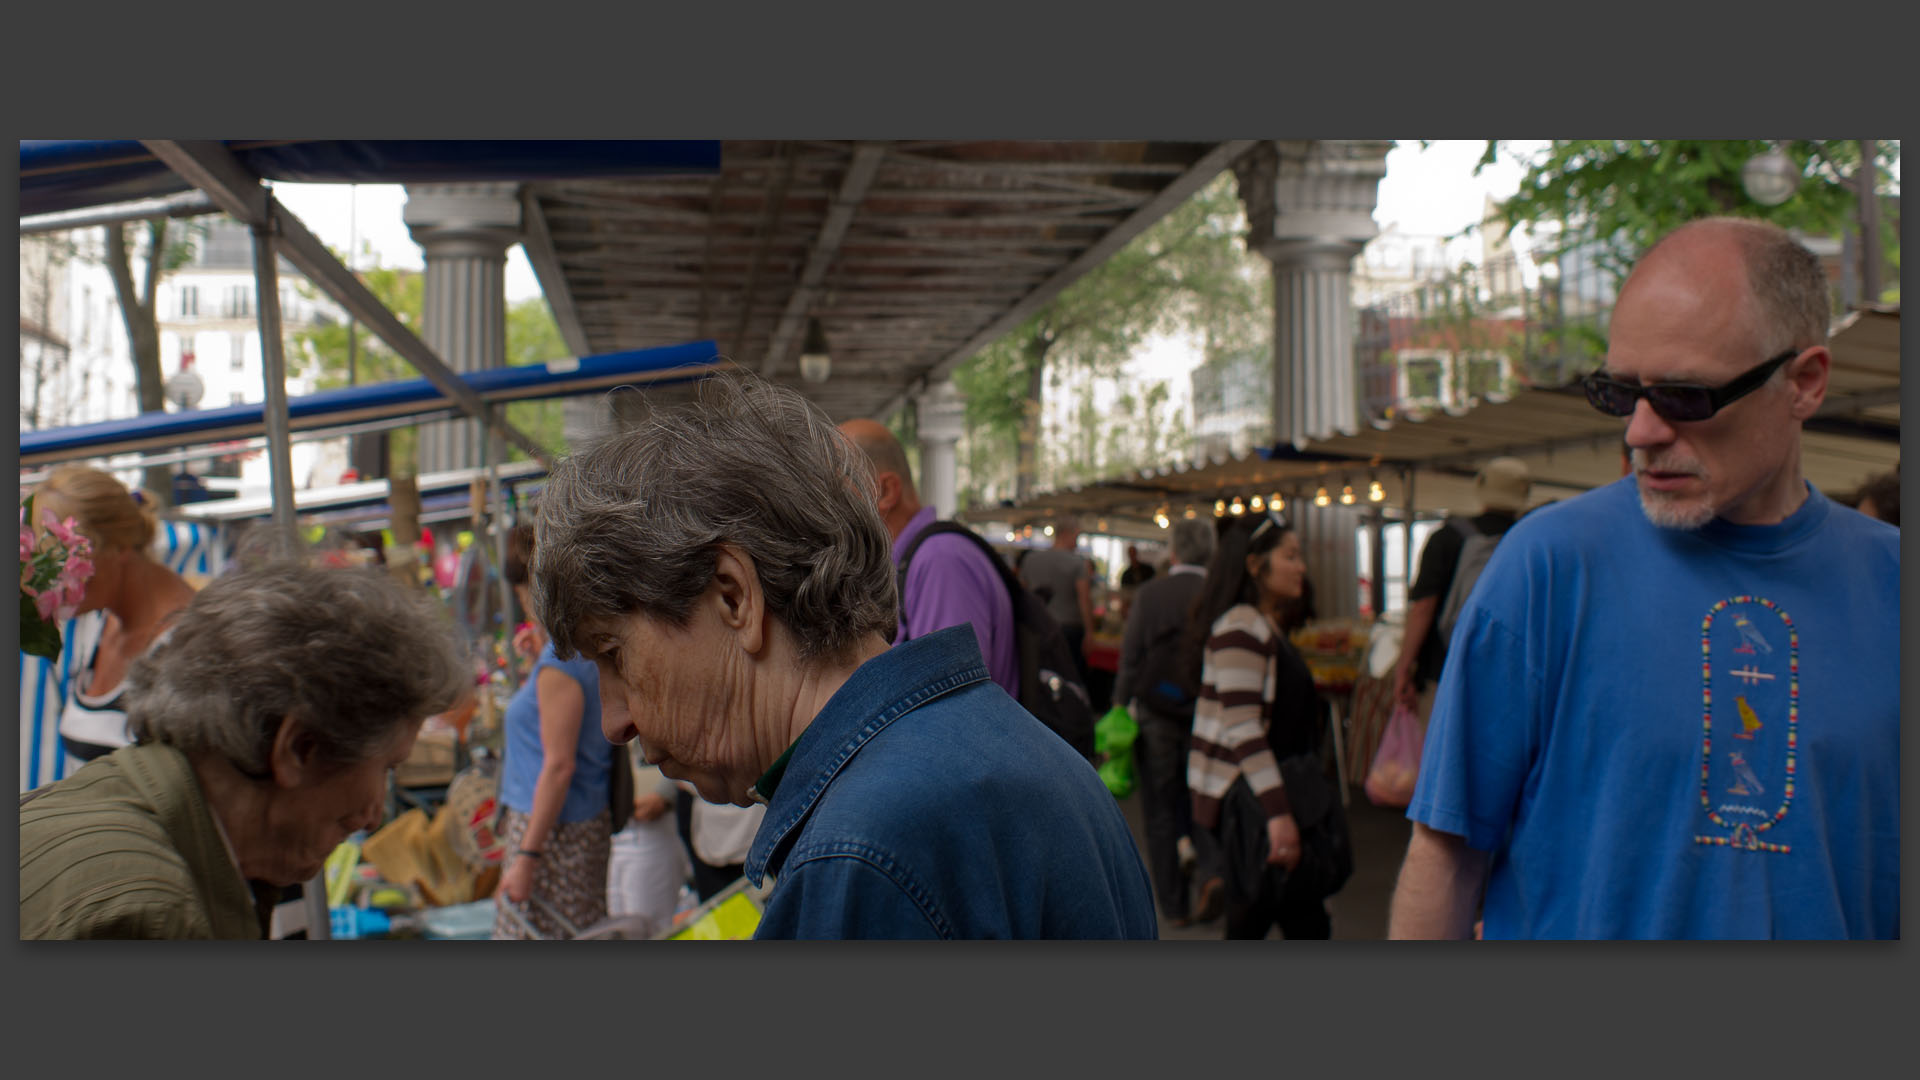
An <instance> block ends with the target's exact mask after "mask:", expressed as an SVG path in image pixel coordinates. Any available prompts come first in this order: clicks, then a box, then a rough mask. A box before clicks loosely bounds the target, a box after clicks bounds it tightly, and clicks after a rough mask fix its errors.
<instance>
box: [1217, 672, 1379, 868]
mask: <svg viewBox="0 0 1920 1080" xmlns="http://www.w3.org/2000/svg"><path fill="white" fill-rule="evenodd" d="M1279 647H1280V648H1285V647H1286V646H1285V645H1284V644H1280V646H1279ZM1276 652H1277V650H1276ZM1277 662H1278V657H1277V655H1276V657H1275V663H1276V664H1277ZM1273 684H1274V680H1273V679H1269V680H1268V686H1269V687H1271V686H1272V685H1273ZM1266 707H1267V709H1268V717H1267V730H1268V731H1269V732H1271V731H1272V730H1273V717H1272V714H1271V711H1272V708H1273V702H1272V701H1271V700H1269V701H1267V702H1266ZM1276 756H1277V755H1276ZM1280 782H1281V783H1282V784H1284V785H1285V786H1286V791H1287V802H1288V804H1289V805H1290V806H1291V808H1292V814H1293V823H1294V825H1295V827H1296V828H1298V829H1299V830H1300V861H1299V862H1298V863H1297V864H1295V866H1294V868H1293V870H1292V872H1291V873H1289V872H1288V871H1287V870H1285V869H1284V868H1282V867H1280V866H1278V865H1273V864H1269V863H1268V862H1267V846H1268V845H1267V811H1266V807H1264V806H1262V805H1260V800H1259V798H1257V797H1256V796H1255V795H1254V794H1253V788H1252V787H1251V786H1249V785H1248V784H1247V780H1246V777H1244V776H1240V777H1236V778H1235V779H1234V781H1233V786H1232V787H1230V788H1228V789H1227V795H1226V798H1225V800H1223V804H1222V806H1221V808H1220V844H1221V848H1222V850H1223V852H1224V854H1225V857H1226V860H1227V887H1228V889H1229V890H1230V891H1231V892H1232V893H1233V895H1234V896H1235V897H1236V898H1237V899H1239V900H1240V901H1241V902H1243V903H1252V902H1253V901H1254V900H1255V899H1257V898H1258V896H1259V894H1260V888H1261V885H1262V883H1263V881H1265V880H1266V879H1267V878H1268V876H1269V875H1272V884H1273V886H1274V890H1275V894H1276V895H1278V893H1279V892H1280V890H1282V889H1307V890H1310V891H1311V892H1312V894H1313V895H1315V896H1318V897H1320V898H1322V899H1324V898H1326V897H1329V896H1332V895H1333V894H1334V893H1337V892H1339V891H1340V890H1341V888H1343V887H1344V886H1345V885H1346V883H1347V879H1349V878H1351V877H1352V876H1353V837H1352V833H1351V832H1350V831H1349V829H1348V825H1347V812H1346V808H1345V807H1343V806H1341V805H1340V793H1339V792H1338V791H1337V790H1335V789H1334V785H1333V784H1332V783H1331V782H1330V781H1328V779H1327V774H1326V771H1325V769H1323V768H1322V767H1321V764H1320V755H1318V754H1316V753H1303V754H1292V755H1289V756H1287V757H1285V758H1281V759H1280Z"/></svg>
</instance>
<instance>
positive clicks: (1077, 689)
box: [899, 521, 1094, 761]
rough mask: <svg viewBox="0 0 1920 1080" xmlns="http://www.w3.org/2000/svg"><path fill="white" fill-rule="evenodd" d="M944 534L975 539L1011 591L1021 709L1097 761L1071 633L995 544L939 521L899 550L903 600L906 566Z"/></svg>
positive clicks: (1089, 703)
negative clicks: (1069, 640)
mask: <svg viewBox="0 0 1920 1080" xmlns="http://www.w3.org/2000/svg"><path fill="white" fill-rule="evenodd" d="M942 533H953V534H955V535H958V536H965V537H966V538H967V539H969V540H972V541H973V542H974V543H975V544H976V545H978V546H979V548H980V550H981V551H983V552H985V553H986V556H987V558H988V559H990V560H992V562H993V567H994V569H995V570H996V571H998V572H999V574H1000V580H1001V581H1002V582H1003V583H1004V584H1005V585H1006V587H1007V595H1008V597H1009V598H1010V599H1011V600H1012V601H1013V639H1014V652H1015V654H1016V655H1017V656H1018V657H1019V659H1020V694H1019V700H1020V705H1021V707H1022V708H1025V709H1026V710H1027V711H1028V712H1030V713H1032V714H1033V715H1034V717H1035V718H1036V719H1038V720H1039V721H1040V722H1041V723H1043V724H1045V725H1046V726H1047V727H1049V728H1051V729H1052V730H1053V732H1054V733H1055V734H1057V735H1059V736H1060V737H1061V738H1063V739H1065V740H1066V741H1067V745H1069V746H1071V747H1073V748H1074V749H1075V750H1078V751H1079V752H1080V756H1081V757H1084V758H1086V759H1087V760H1088V761H1092V760H1093V759H1094V752H1093V697H1092V695H1090V694H1088V693H1087V687H1086V684H1085V683H1084V682H1082V681H1081V679H1080V668H1079V665H1078V664H1077V663H1075V661H1074V655H1073V649H1072V647H1071V646H1069V645H1068V644H1067V635H1066V633H1065V631H1063V630H1061V629H1060V624H1059V623H1058V622H1055V621H1054V618H1053V616H1052V615H1050V614H1048V613H1047V605H1046V603H1045V602H1044V601H1042V600H1041V599H1040V598H1039V597H1038V596H1035V595H1034V594H1033V593H1032V591H1030V590H1029V589H1028V588H1027V587H1026V586H1024V585H1022V584H1020V579H1019V578H1017V577H1015V576H1014V573H1013V571H1012V569H1010V568H1009V567H1008V566H1007V564H1006V561H1005V560H1003V559H1001V558H1000V553H999V552H997V551H995V550H994V549H993V545H992V544H989V543H987V542H986V541H985V540H983V539H981V537H980V534H978V533H976V532H974V531H973V530H972V529H969V528H967V527H966V526H965V525H962V524H960V523H959V522H957V521H936V522H934V523H933V524H931V525H929V526H927V527H926V529H924V530H923V531H922V532H921V533H920V535H919V536H916V537H914V538H913V543H911V544H908V545H907V549H906V550H905V551H903V552H901V553H900V569H899V582H900V595H901V598H902V600H903V602H904V600H905V597H906V590H907V566H908V565H909V564H910V563H911V562H912V561H913V553H914V551H915V550H917V549H918V548H919V547H920V545H921V543H923V542H924V541H925V540H926V539H927V538H928V537H929V536H939V535H941V534H942ZM904 621H905V620H904V619H903V620H902V622H903V624H904ZM902 640H904V639H902Z"/></svg>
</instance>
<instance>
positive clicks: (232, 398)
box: [227, 390, 247, 405]
mask: <svg viewBox="0 0 1920 1080" xmlns="http://www.w3.org/2000/svg"><path fill="white" fill-rule="evenodd" d="M246 403H247V395H246V393H245V392H244V391H240V390H235V391H234V392H233V393H231V394H228V395H227V404H229V405H245V404H246Z"/></svg>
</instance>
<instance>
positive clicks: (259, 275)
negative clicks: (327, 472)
mask: <svg viewBox="0 0 1920 1080" xmlns="http://www.w3.org/2000/svg"><path fill="white" fill-rule="evenodd" d="M278 209H279V208H278V207H277V206H276V205H275V203H274V201H273V198H272V196H268V198H267V213H266V219H265V220H264V221H262V222H261V223H260V224H258V225H255V226H254V227H253V285H254V292H255V294H256V296H257V298H258V300H259V305H258V306H259V310H260V363H261V378H262V380H263V381H264V382H265V383H266V391H267V401H266V407H265V409H264V410H262V415H263V417H264V419H265V420H266V427H267V462H268V470H269V473H270V474H271V479H272V490H273V524H274V527H275V529H274V531H275V534H276V535H275V542H276V543H277V544H279V545H280V548H281V551H282V553H283V554H287V555H291V554H292V553H293V550H294V548H293V540H294V537H293V529H294V514H293V462H292V460H291V456H290V455H291V451H292V447H291V446H290V445H289V443H290V441H291V439H290V433H289V431H288V429H287V363H286V356H285V354H284V353H283V352H282V349H281V341H280V276H279V266H278V265H277V263H276V258H277V256H276V255H275V254H274V243H273V234H274V232H275V225H276V220H275V217H276V215H277V213H278ZM300 897H301V901H302V906H303V907H304V908H305V909H306V912H307V940H309V941H324V940H327V939H329V938H331V937H333V924H332V923H331V921H330V918H331V916H330V914H329V912H328V911H327V875H326V871H324V870H322V871H321V872H320V873H318V874H315V875H314V876H313V879H312V880H311V881H307V882H304V883H303V884H302V885H301V887H300Z"/></svg>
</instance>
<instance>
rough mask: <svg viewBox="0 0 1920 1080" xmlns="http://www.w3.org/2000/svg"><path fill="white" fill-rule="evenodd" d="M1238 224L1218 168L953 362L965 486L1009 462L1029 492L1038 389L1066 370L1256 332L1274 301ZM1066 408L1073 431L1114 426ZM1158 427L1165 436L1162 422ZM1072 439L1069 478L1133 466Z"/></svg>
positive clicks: (1084, 438) (1109, 371)
mask: <svg viewBox="0 0 1920 1080" xmlns="http://www.w3.org/2000/svg"><path fill="white" fill-rule="evenodd" d="M1245 229H1246V226H1245V219H1244V216H1243V213H1242V210H1241V207H1240V202H1239V198H1238V195H1237V191H1236V186H1235V181H1234V179H1233V177H1232V175H1231V174H1230V173H1223V174H1222V175H1221V176H1220V177H1219V178H1217V179H1216V180H1215V181H1214V182H1213V183H1211V184H1209V185H1208V186H1207V187H1205V188H1204V189H1202V190H1201V191H1200V192H1199V193H1197V194H1196V195H1195V196H1194V197H1193V198H1192V199H1190V200H1188V201H1187V202H1186V203H1184V204H1182V205H1181V206H1180V207H1179V208H1177V209H1176V210H1174V211H1173V212H1172V213H1171V214H1169V215H1167V216H1166V217H1165V218H1163V219H1161V220H1160V221H1159V222H1156V223H1155V224H1154V225H1153V226H1152V227H1151V228H1149V229H1148V230H1147V231H1145V232H1144V233H1142V234H1141V235H1139V236H1138V237H1136V238H1134V240H1133V241H1132V242H1131V243H1129V244H1128V245H1126V246H1125V247H1124V248H1122V249H1121V250H1120V251H1119V252H1117V253H1116V254H1115V255H1114V256H1113V257H1112V258H1110V259H1108V260H1107V261H1106V262H1104V263H1102V264H1101V265H1100V266H1098V267H1096V268H1095V269H1093V270H1092V271H1090V272H1088V273H1087V274H1086V275H1085V276H1083V277H1082V278H1080V280H1078V281H1076V282H1074V283H1073V285H1071V286H1069V287H1068V288H1067V289H1066V290H1065V291H1064V292H1062V293H1061V294H1060V295H1059V296H1058V297H1056V298H1054V300H1053V301H1052V302H1051V303H1049V304H1047V305H1046V306H1045V307H1043V308H1042V309H1040V311H1038V312H1036V313H1035V314H1034V315H1033V316H1032V317H1030V318H1029V319H1027V320H1026V321H1025V322H1023V323H1021V324H1020V325H1019V326H1018V327H1016V328H1015V329H1014V330H1013V331H1011V332H1010V333H1008V334H1007V335H1006V336H1005V337H1002V338H1001V339H999V340H998V341H995V342H994V343H992V344H991V345H988V346H987V347H986V348H984V349H982V350H981V351H980V352H979V353H978V354H976V355H975V356H973V357H972V358H971V359H969V360H968V361H967V363H965V364H964V365H962V366H961V367H960V368H959V369H958V370H957V371H956V372H955V374H954V381H955V385H956V386H957V387H958V388H959V389H960V391H961V392H962V393H963V394H964V395H966V398H967V426H968V464H969V471H970V473H971V474H972V475H973V476H974V477H975V483H974V484H972V485H970V489H972V490H973V491H974V492H977V490H978V489H980V488H981V487H983V486H984V485H982V484H981V483H980V481H979V478H980V477H982V476H989V475H997V474H1002V473H1003V470H1004V469H1005V468H1006V467H1007V466H1008V465H1009V464H1010V465H1011V467H1012V471H1013V474H1014V483H1013V487H1014V491H1015V493H1016V495H1017V496H1019V497H1024V496H1026V495H1027V494H1028V493H1030V492H1031V491H1032V489H1033V487H1034V485H1035V481H1036V477H1037V475H1038V467H1039V464H1040V461H1041V457H1042V455H1041V453H1040V446H1039V444H1040V442H1041V440H1042V436H1043V431H1042V417H1043V416H1044V415H1045V413H1044V403H1045V401H1046V395H1047V391H1048V390H1049V389H1054V390H1058V389H1060V388H1061V382H1060V380H1061V376H1062V375H1063V374H1065V373H1066V372H1067V371H1069V370H1075V369H1077V370H1080V371H1083V372H1087V373H1090V374H1094V375H1098V376H1102V377H1106V378H1113V377H1115V376H1117V375H1118V373H1119V371H1120V369H1121V367H1122V366H1123V365H1124V364H1125V362H1126V360H1127V358H1128V357H1129V356H1130V355H1131V354H1132V353H1133V352H1134V351H1135V350H1136V349H1138V348H1139V347H1140V345H1141V344H1143V343H1144V342H1145V341H1146V339H1147V338H1148V337H1150V336H1151V335H1153V334H1156V333H1167V332H1176V331H1186V332H1191V333H1195V334H1197V335H1199V336H1200V337H1201V338H1202V339H1203V341H1204V342H1206V343H1207V344H1208V345H1209V346H1211V345H1213V344H1214V343H1217V342H1231V343H1238V342H1243V341H1245V340H1248V339H1249V337H1251V336H1264V335H1265V334H1266V333H1267V332H1268V331H1267V323H1268V320H1267V318H1266V315H1267V313H1268V312H1269V311H1270V310H1271V303H1272V298H1271V296H1270V295H1268V293H1267V290H1266V287H1265V281H1266V278H1265V275H1264V274H1263V273H1262V272H1261V267H1260V266H1259V264H1258V261H1257V260H1255V259H1253V258H1251V257H1250V256H1249V255H1248V253H1247V250H1246V245H1245V240H1244V234H1245ZM1050 376H1051V377H1050ZM1133 400H1134V402H1135V404H1136V405H1138V404H1140V402H1141V401H1142V399H1141V398H1139V397H1135V398H1133ZM1075 412H1076V413H1077V414H1078V415H1079V420H1078V422H1077V423H1076V424H1075V425H1074V426H1075V427H1076V428H1081V427H1084V426H1086V425H1093V426H1096V427H1098V426H1102V425H1111V424H1115V423H1119V422H1122V421H1123V418H1121V417H1115V416H1108V415H1103V414H1102V413H1101V412H1100V410H1098V409H1091V408H1089V407H1086V406H1085V405H1082V407H1080V408H1078V409H1076V410H1075ZM1155 427H1156V430H1159V431H1163V432H1164V431H1165V429H1166V428H1165V422H1164V421H1156V422H1155ZM1076 440H1077V442H1076ZM1069 441H1070V442H1075V445H1077V446H1078V447H1079V450H1078V451H1077V452H1073V451H1070V452H1069V460H1077V461H1078V462H1079V464H1078V465H1076V466H1075V467H1074V468H1073V470H1072V471H1073V472H1075V473H1086V472H1089V471H1092V472H1100V471H1112V470H1113V469H1116V468H1124V467H1127V466H1129V465H1133V464H1139V463H1141V462H1138V461H1100V460H1098V455H1097V454H1095V453H1094V452H1093V451H1092V450H1089V449H1088V447H1089V445H1092V446H1094V447H1097V446H1098V445H1099V443H1098V440H1097V439H1095V440H1094V441H1093V442H1092V443H1091V444H1089V442H1088V435H1087V433H1086V432H1084V431H1079V430H1076V431H1075V432H1073V433H1071V435H1070V436H1069ZM1149 441H1150V442H1151V441H1152V440H1149ZM1150 449H1151V447H1142V448H1140V449H1138V450H1136V451H1135V454H1136V455H1137V454H1139V453H1144V452H1147V451H1148V450H1150ZM1116 452H1118V451H1116ZM1009 459H1011V460H1010V461H1009Z"/></svg>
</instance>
